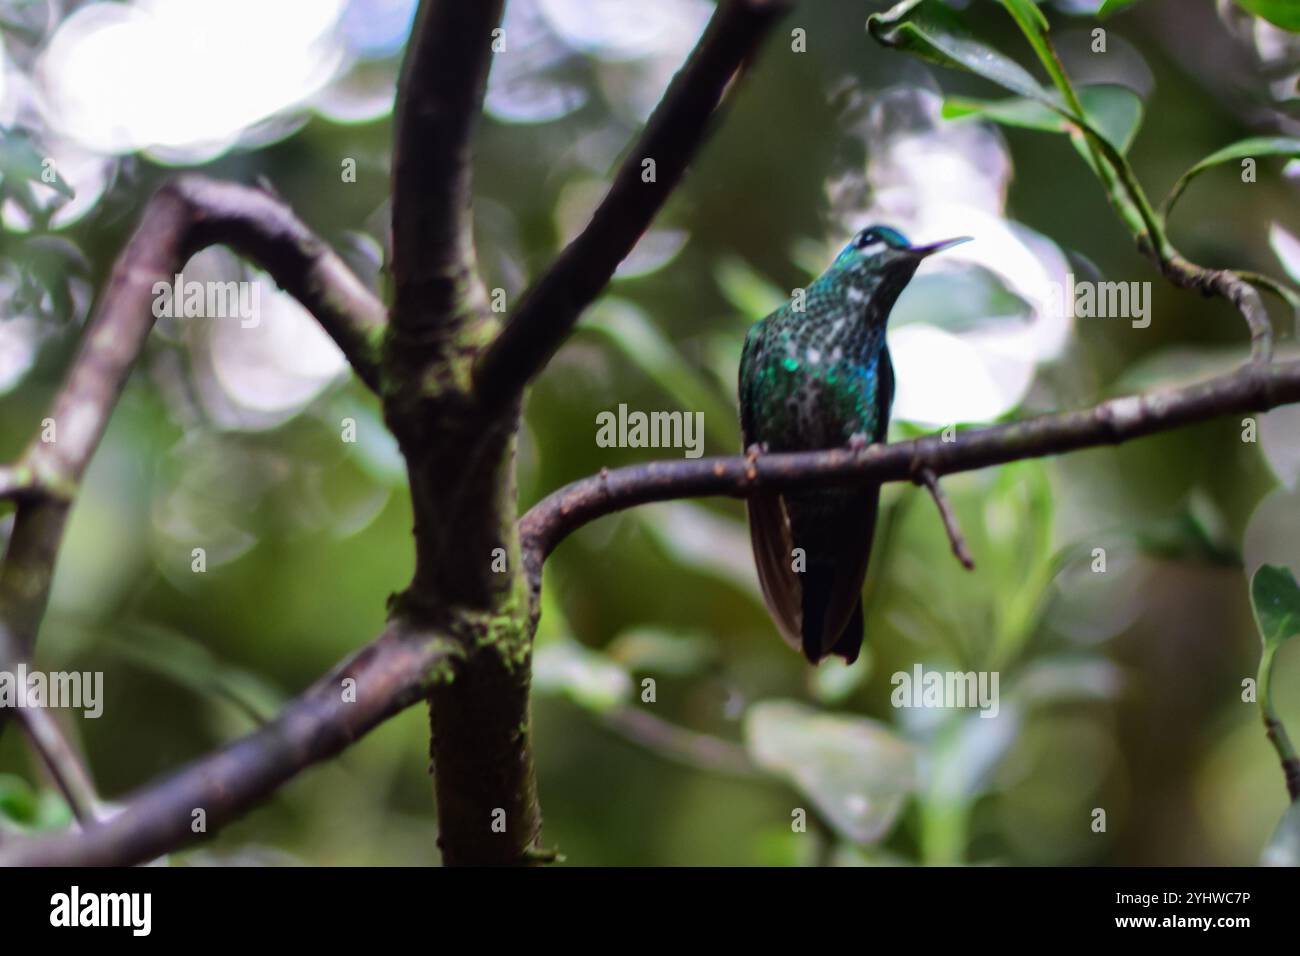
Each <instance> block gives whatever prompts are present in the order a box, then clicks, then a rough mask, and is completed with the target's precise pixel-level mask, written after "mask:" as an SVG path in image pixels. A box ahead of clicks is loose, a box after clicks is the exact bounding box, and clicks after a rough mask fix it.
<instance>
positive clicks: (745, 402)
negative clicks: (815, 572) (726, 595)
mask: <svg viewBox="0 0 1300 956" xmlns="http://www.w3.org/2000/svg"><path fill="white" fill-rule="evenodd" d="M766 327H767V321H766V320H762V321H759V322H757V323H755V325H754V327H753V328H751V329H750V331H749V334H748V335H746V336H745V348H744V351H743V352H742V353H741V356H740V431H741V435H742V440H743V442H744V447H745V450H748V449H749V447H750V446H751V445H752V444H753V443H755V442H757V441H759V440H760V439H759V437H758V429H757V427H756V426H757V422H755V421H754V407H755V401H754V395H753V392H752V389H753V386H754V381H753V375H752V373H753V370H754V369H755V368H757V367H758V366H759V362H760V361H761V354H762V352H763V349H764V347H765V343H764V341H763V336H764V333H765V332H766ZM745 509H746V511H747V512H748V514H749V540H750V545H751V546H752V547H753V550H754V566H755V567H756V568H757V569H758V583H759V585H760V586H761V587H762V589H763V602H764V603H765V604H766V605H767V610H768V612H769V613H770V614H771V615H772V620H773V621H775V622H776V627H777V630H778V631H780V632H781V637H783V638H784V639H785V641H786V643H788V644H789V645H790V646H791V647H793V648H794V649H795V650H796V651H797V650H799V649H800V647H801V646H802V644H801V640H802V638H801V633H802V623H801V618H802V613H803V612H802V610H801V606H802V605H801V601H802V598H801V589H800V585H799V575H797V574H796V573H795V572H794V569H793V567H792V554H791V552H793V550H794V543H793V540H792V538H791V532H790V520H789V516H788V515H787V514H786V510H785V504H784V502H783V501H782V499H781V496H780V495H778V494H773V493H771V492H759V493H758V494H754V495H750V496H749V497H748V498H746V499H745Z"/></svg>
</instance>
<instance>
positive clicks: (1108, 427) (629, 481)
mask: <svg viewBox="0 0 1300 956" xmlns="http://www.w3.org/2000/svg"><path fill="white" fill-rule="evenodd" d="M1296 401H1300V361H1291V362H1286V363H1280V364H1267V363H1261V362H1252V363H1250V364H1248V365H1246V366H1244V367H1242V368H1241V369H1239V370H1238V371H1236V372H1234V373H1232V374H1230V375H1224V376H1221V377H1219V378H1214V379H1210V380H1209V381H1206V382H1202V383H1200V384H1197V385H1190V386H1187V387H1186V388H1180V389H1172V390H1167V391H1160V392H1154V393H1152V394H1149V395H1141V396H1129V397H1126V398H1117V399H1112V400H1111V401H1107V402H1102V403H1101V404H1100V405H1096V406H1094V407H1092V408H1088V409H1084V410H1081V411H1073V412H1061V413H1058V414H1054V415H1041V416H1038V417H1036V418H1029V419H1025V420H1024V421H1019V422H1013V423H1010V424H1007V425H994V426H991V427H988V428H972V429H968V430H964V431H961V432H958V433H957V434H956V435H955V436H954V437H953V440H952V441H944V440H943V439H942V438H941V437H940V436H938V435H928V436H926V437H924V438H917V439H915V440H912V441H905V442H895V443H893V444H889V445H869V446H867V447H866V448H864V449H860V450H853V449H849V448H841V449H833V450H830V451H813V452H798V453H786V454H768V455H763V456H761V457H759V458H758V459H757V460H750V459H749V458H746V457H742V456H735V457H732V458H698V459H695V460H690V459H684V460H681V461H657V462H651V463H649V464H645V465H633V466H630V467H627V468H616V469H613V470H610V471H605V472H602V473H601V474H599V475H594V476H592V477H590V478H584V479H582V480H580V481H576V482H574V483H573V484H570V485H568V486H566V487H564V488H561V489H560V490H558V491H556V492H554V493H553V494H551V495H549V496H548V497H546V498H544V499H543V500H542V501H540V502H538V503H537V504H536V505H534V506H533V507H532V509H530V510H529V511H528V513H527V514H525V515H524V516H523V518H521V519H520V523H519V533H520V539H521V543H522V545H523V548H524V558H525V561H526V562H527V566H528V571H529V574H530V575H532V577H533V579H534V580H537V579H538V578H539V576H540V573H541V566H542V562H543V561H544V560H545V558H546V556H547V555H549V554H550V553H551V551H552V550H553V549H554V548H555V546H556V545H557V544H559V542H560V541H562V540H563V539H564V538H565V537H566V536H567V535H569V534H571V533H572V532H573V531H575V530H576V529H577V528H580V527H582V526H583V525H585V524H587V523H588V522H590V521H594V520H595V519H596V518H599V517H601V516H603V515H607V514H610V513H612V512H615V511H621V510H623V509H625V508H631V507H633V506H635V505H640V504H646V503H648V502H652V501H666V500H670V499H676V498H694V497H703V496H709V495H729V496H733V497H746V496H748V495H751V494H754V493H755V492H757V491H759V490H760V489H764V490H777V491H780V490H785V489H788V488H795V487H798V488H808V487H821V486H828V485H844V484H854V483H858V482H863V481H868V480H869V481H872V482H886V481H912V480H914V476H916V475H919V474H921V473H923V471H924V470H927V469H928V470H929V471H930V472H932V473H933V474H934V475H935V477H936V478H937V477H939V476H941V475H945V474H951V473H953V472H959V471H971V470H974V469H977V468H985V467H988V466H990V465H1000V464H1004V463H1006V462H1010V461H1018V460H1020V459H1024V458H1042V457H1046V456H1049V455H1058V454H1061V453H1062V452H1068V451H1075V450H1077V449H1080V448H1090V447H1093V446H1097V445H1108V444H1118V443H1120V442H1124V441H1128V440H1130V439H1133V438H1139V437H1141V436H1143V435H1150V434H1153V433H1155V432H1162V431H1167V430H1169V429H1172V428H1178V427H1180V426H1182V425H1189V424H1192V423H1194V422H1200V421H1204V420H1206V419H1209V418H1214V417H1217V416H1220V415H1225V414H1229V413H1233V412H1250V411H1266V410H1267V409H1270V408H1274V407H1276V406H1278V405H1285V404H1288V403H1291V402H1296Z"/></svg>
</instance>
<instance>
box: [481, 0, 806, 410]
mask: <svg viewBox="0 0 1300 956" xmlns="http://www.w3.org/2000/svg"><path fill="white" fill-rule="evenodd" d="M789 7H790V3H789V2H788V0H723V2H722V3H720V4H719V5H718V8H717V11H716V12H715V13H714V15H713V18H712V20H710V22H709V25H708V28H707V29H706V30H705V31H704V35H703V37H701V39H700V42H699V44H698V45H697V46H696V48H695V50H694V52H692V53H691V56H690V58H689V59H688V60H687V61H686V65H685V66H684V67H683V68H682V69H681V71H680V72H679V73H678V74H677V75H676V76H675V77H674V78H673V81H672V83H671V84H669V86H668V89H667V91H666V92H665V93H664V96H663V99H662V100H661V101H660V102H659V105H658V106H657V107H656V108H655V111H654V113H652V114H651V116H650V120H649V122H648V123H647V124H646V127H645V130H644V131H643V132H642V134H641V136H640V138H639V139H638V140H637V141H636V143H635V144H633V146H632V147H631V149H630V150H629V151H628V153H627V156H626V158H625V159H624V161H623V164H622V166H621V167H620V168H619V170H618V172H617V174H616V175H615V177H614V182H613V185H611V186H610V189H609V192H608V193H606V195H605V198H604V199H603V200H602V201H601V203H600V205H599V206H598V207H597V208H596V211H595V213H593V214H592V217H591V221H590V222H589V223H588V224H587V226H586V228H585V229H583V231H582V232H581V233H580V234H579V235H578V237H577V238H576V239H574V240H573V241H572V242H571V243H569V245H568V246H567V247H566V248H565V249H564V251H563V252H561V253H560V255H559V256H558V257H557V258H556V259H555V261H554V262H553V263H552V264H551V266H550V268H549V269H548V270H547V271H546V272H545V273H544V274H543V275H542V276H541V278H540V279H538V280H537V282H536V283H535V284H534V285H533V287H532V288H531V289H529V291H528V292H527V294H526V295H525V296H524V298H523V300H522V301H521V302H520V304H519V307H518V309H517V310H516V312H515V314H514V316H513V318H512V319H511V320H510V322H509V323H508V324H507V325H506V327H505V328H504V329H503V330H502V332H501V334H500V335H499V336H498V337H497V339H496V341H494V342H493V343H492V345H491V346H489V347H488V350H487V352H485V353H484V354H483V356H482V357H481V358H480V360H479V362H478V367H477V369H476V371H475V376H474V378H475V382H476V383H477V385H478V387H479V390H480V392H481V393H482V394H483V395H484V396H485V397H486V398H487V400H489V401H495V402H500V403H503V404H504V403H507V402H509V401H510V400H512V399H513V398H514V397H515V396H517V395H518V394H519V393H520V392H521V391H522V390H523V388H524V386H525V385H526V384H527V382H528V381H529V380H530V379H531V378H533V376H535V375H537V373H538V372H540V371H541V370H542V369H543V368H544V367H545V366H546V363H547V362H548V361H549V360H550V358H551V356H552V355H553V354H554V353H555V351H556V350H557V349H558V348H559V347H560V345H562V344H563V342H564V340H565V339H566V338H567V337H568V335H569V333H570V332H571V331H572V329H573V326H574V325H575V324H576V323H577V321H578V317H579V316H580V315H581V314H582V312H583V310H584V309H586V308H587V306H589V305H590V304H591V303H592V302H593V301H595V299H596V296H597V295H599V294H600V291H601V289H603V288H604V287H605V285H606V284H607V283H608V282H609V280H610V278H611V277H612V276H613V275H614V270H615V269H617V268H618V264H619V263H620V262H622V261H623V260H624V259H625V258H626V257H627V255H628V254H629V253H630V252H631V251H632V249H633V247H634V246H635V245H636V243H637V241H638V240H639V239H640V238H641V235H642V233H644V232H645V230H646V229H647V228H649V226H650V223H651V222H652V221H653V220H654V217H655V216H656V215H657V214H658V212H659V210H660V209H661V208H662V207H663V205H664V204H665V203H666V202H667V201H668V198H669V196H671V195H672V193H673V191H674V189H676V187H677V184H678V182H680V180H681V179H682V177H683V175H684V174H685V172H686V168H687V166H688V165H689V164H690V162H691V160H692V159H693V158H694V156H695V154H696V153H697V152H698V151H699V148H700V146H701V144H702V143H703V142H704V139H705V136H706V134H707V133H708V131H709V128H710V126H711V121H712V119H713V116H714V113H715V111H716V109H717V107H718V105H719V104H720V103H721V102H722V99H723V97H724V95H725V94H726V92H727V89H728V88H729V86H730V85H731V83H732V80H733V79H734V78H735V76H736V74H737V73H738V72H739V71H740V70H741V69H742V67H743V66H744V65H745V64H746V62H748V61H749V60H750V59H751V58H752V57H753V56H754V54H755V52H756V51H757V49H758V47H759V45H760V44H761V43H762V41H763V38H764V37H765V36H766V35H767V32H768V30H769V29H771V27H772V25H773V24H774V23H775V22H776V21H777V19H779V18H780V16H781V15H783V14H784V13H785V12H786V11H787V10H788V9H789ZM649 161H653V176H648V175H647V167H646V166H645V165H644V164H645V163H647V162H649ZM647 180H648V181H647Z"/></svg>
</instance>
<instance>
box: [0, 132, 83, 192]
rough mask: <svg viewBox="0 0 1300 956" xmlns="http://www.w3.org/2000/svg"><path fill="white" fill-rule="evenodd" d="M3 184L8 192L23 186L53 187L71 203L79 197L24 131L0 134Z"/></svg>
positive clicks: (0, 165)
mask: <svg viewBox="0 0 1300 956" xmlns="http://www.w3.org/2000/svg"><path fill="white" fill-rule="evenodd" d="M0 180H2V181H3V182H4V184H5V188H6V189H13V188H15V187H16V186H17V185H18V184H19V183H27V182H35V183H41V184H43V185H45V186H49V187H50V188H51V189H53V190H54V191H55V192H57V193H59V194H60V195H61V196H63V197H65V198H67V199H71V198H73V196H74V195H75V193H74V192H73V189H72V187H71V186H69V185H68V182H67V180H66V179H64V178H63V177H62V176H60V175H59V171H58V170H57V169H55V168H54V165H53V164H52V163H51V164H49V165H48V166H47V165H46V157H44V156H42V155H41V153H40V152H39V151H38V150H37V149H36V147H35V146H34V145H33V144H32V141H31V140H30V139H29V138H28V137H27V134H25V133H23V132H20V131H14V130H4V131H0Z"/></svg>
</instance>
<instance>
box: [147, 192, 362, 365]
mask: <svg viewBox="0 0 1300 956" xmlns="http://www.w3.org/2000/svg"><path fill="white" fill-rule="evenodd" d="M171 188H173V189H175V190H176V191H177V192H178V193H179V194H180V196H181V197H182V198H183V199H184V201H185V203H186V206H187V207H188V209H189V212H190V215H191V217H192V220H191V228H190V229H189V232H188V235H187V237H186V242H185V245H184V248H183V249H182V253H181V254H182V255H183V256H184V257H185V258H188V257H189V256H190V255H192V254H193V253H194V252H197V251H198V250H200V249H203V248H205V247H206V246H210V245H217V244H224V245H228V246H230V247H231V248H232V249H234V250H235V252H237V253H238V254H239V255H241V256H243V257H244V258H245V259H248V260H249V261H250V262H253V263H255V264H256V265H258V266H260V267H261V268H263V269H265V270H266V271H267V272H268V273H270V275H271V277H272V278H273V279H275V281H276V283H277V284H278V285H279V286H280V287H281V288H282V289H284V290H285V291H286V292H288V293H289V294H290V295H291V296H293V297H294V298H295V299H297V300H298V301H299V302H301V303H302V305H303V307H304V308H306V309H307V311H308V312H310V313H311V314H312V316H313V317H315V319H316V321H317V322H319V323H320V325H321V328H323V329H324V330H325V332H326V334H328V335H329V337H330V338H332V339H333V340H334V344H335V345H337V346H338V347H339V349H340V350H341V351H342V352H343V354H344V355H345V356H346V357H347V360H348V362H349V364H351V366H352V370H353V371H354V372H356V374H357V377H358V378H359V379H361V381H362V382H364V383H365V384H366V385H367V386H368V387H369V388H370V389H371V390H372V391H378V389H379V357H380V352H381V349H382V345H383V336H384V332H385V330H386V327H387V324H388V319H387V309H385V308H384V304H383V303H382V302H381V301H380V300H379V299H378V298H377V297H376V296H375V295H374V294H373V293H372V292H371V291H370V290H369V289H367V288H366V287H365V285H364V284H363V283H362V282H361V280H360V279H358V278H357V277H356V274H355V273H353V272H352V270H351V269H350V268H349V267H348V265H347V263H345V262H344V261H343V260H342V259H341V258H339V256H338V255H337V254H336V253H335V252H334V250H332V249H331V248H330V247H329V245H327V244H326V243H325V241H324V240H323V239H321V238H320V237H319V236H317V235H316V234H315V233H313V232H312V231H311V230H310V229H308V228H307V226H305V225H304V224H303V223H302V222H301V221H300V220H299V219H298V217H297V216H295V215H294V213H293V210H292V209H290V208H289V207H288V206H286V205H285V204H284V203H283V202H281V201H280V200H279V199H278V198H277V197H276V196H274V195H272V194H271V193H269V192H266V191H265V190H262V189H255V188H253V187H250V186H243V185H240V184H238V183H229V182H221V181H219V180H213V179H206V178H204V177H202V176H196V175H188V176H182V177H180V178H179V179H177V180H176V181H175V182H174V183H173V184H172V186H171Z"/></svg>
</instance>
